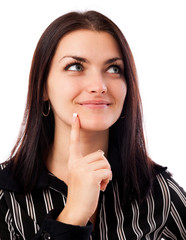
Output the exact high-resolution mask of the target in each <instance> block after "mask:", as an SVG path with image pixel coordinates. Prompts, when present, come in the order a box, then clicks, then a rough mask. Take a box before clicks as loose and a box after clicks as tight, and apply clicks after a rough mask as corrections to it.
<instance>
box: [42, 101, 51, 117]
mask: <svg viewBox="0 0 186 240" xmlns="http://www.w3.org/2000/svg"><path fill="white" fill-rule="evenodd" d="M46 102H48V112H47V113H44V111H43V116H44V117H48V115H49V114H50V102H49V101H45V102H44V104H43V105H44V107H43V108H44V109H46V105H45V103H46Z"/></svg>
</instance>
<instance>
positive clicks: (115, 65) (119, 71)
mask: <svg viewBox="0 0 186 240" xmlns="http://www.w3.org/2000/svg"><path fill="white" fill-rule="evenodd" d="M75 65H79V66H80V67H81V70H80V71H83V69H84V67H83V64H82V63H81V62H79V61H75V62H72V63H70V64H67V66H66V67H65V68H64V70H65V71H69V68H70V67H72V66H75ZM111 67H113V68H118V73H113V74H122V67H121V66H120V65H119V64H113V65H110V66H109V67H108V68H107V71H108V70H109V69H110V68H111ZM72 71H73V70H72ZM80 71H79V72H80Z"/></svg>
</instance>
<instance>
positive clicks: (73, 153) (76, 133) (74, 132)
mask: <svg viewBox="0 0 186 240" xmlns="http://www.w3.org/2000/svg"><path fill="white" fill-rule="evenodd" d="M69 150H70V158H71V159H76V158H79V157H81V151H80V120H79V117H78V114H77V113H73V118H72V127H71V133H70V148H69Z"/></svg>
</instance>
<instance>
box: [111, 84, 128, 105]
mask: <svg viewBox="0 0 186 240" xmlns="http://www.w3.org/2000/svg"><path fill="white" fill-rule="evenodd" d="M112 89H113V94H114V96H115V99H116V101H117V103H118V105H120V106H122V107H123V104H124V101H125V97H126V94H127V84H126V82H125V81H123V80H122V81H121V82H118V83H117V84H114V85H113V86H112Z"/></svg>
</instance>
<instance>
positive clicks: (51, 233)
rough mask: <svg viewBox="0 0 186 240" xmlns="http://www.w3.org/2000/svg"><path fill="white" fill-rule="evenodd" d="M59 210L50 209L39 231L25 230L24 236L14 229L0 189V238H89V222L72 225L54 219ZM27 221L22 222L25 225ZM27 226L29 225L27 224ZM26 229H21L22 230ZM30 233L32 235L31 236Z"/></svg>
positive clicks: (19, 239) (39, 239) (86, 239)
mask: <svg viewBox="0 0 186 240" xmlns="http://www.w3.org/2000/svg"><path fill="white" fill-rule="evenodd" d="M60 211H61V210H52V211H50V212H49V213H48V214H47V216H46V218H45V220H44V221H43V224H42V226H41V228H40V230H39V232H38V233H37V234H36V235H35V236H33V234H32V233H31V232H29V233H28V232H27V231H26V232H27V233H26V232H25V234H26V235H25V234H24V237H23V236H22V235H20V234H19V233H18V231H17V230H16V229H15V225H14V221H13V218H12V214H11V211H10V209H9V207H8V206H7V202H6V200H5V193H4V191H2V190H0V240H21V239H32V240H49V239H50V240H61V239H63V240H69V239H70V240H73V239H74V240H89V238H90V235H91V232H92V229H93V226H92V224H91V223H90V222H89V223H88V224H87V226H84V227H81V226H74V225H69V224H64V223H61V222H58V221H56V220H55V219H56V218H57V216H58V215H59V213H60ZM26 225H27V223H25V224H24V227H26ZM27 228H29V226H28V225H27ZM24 230H26V229H23V231H24ZM31 235H32V236H31Z"/></svg>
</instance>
